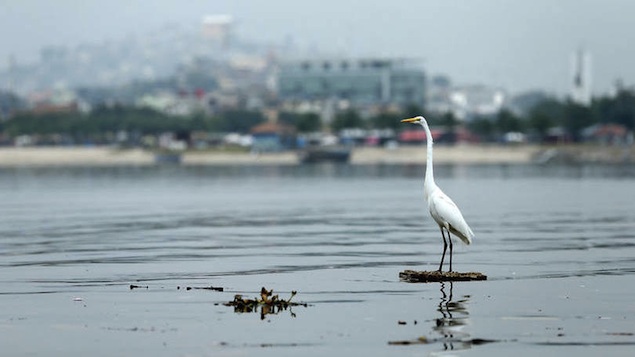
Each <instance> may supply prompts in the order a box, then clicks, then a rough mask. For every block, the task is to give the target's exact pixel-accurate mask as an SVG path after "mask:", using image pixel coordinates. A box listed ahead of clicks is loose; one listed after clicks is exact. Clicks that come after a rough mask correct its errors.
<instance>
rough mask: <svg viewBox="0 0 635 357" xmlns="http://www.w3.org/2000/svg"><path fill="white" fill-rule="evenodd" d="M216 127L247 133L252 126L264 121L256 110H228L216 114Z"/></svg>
mask: <svg viewBox="0 0 635 357" xmlns="http://www.w3.org/2000/svg"><path fill="white" fill-rule="evenodd" d="M218 120H219V121H218V129H219V130H220V131H223V132H236V133H248V132H249V130H251V128H253V127H254V126H256V125H258V124H261V123H263V122H265V117H264V116H263V115H262V114H261V113H260V112H256V111H249V110H228V111H225V112H223V113H221V114H220V115H219V116H218Z"/></svg>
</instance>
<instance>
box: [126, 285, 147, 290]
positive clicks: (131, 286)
mask: <svg viewBox="0 0 635 357" xmlns="http://www.w3.org/2000/svg"><path fill="white" fill-rule="evenodd" d="M147 288H148V286H147V285H143V286H142V285H134V284H130V290H133V289H147Z"/></svg>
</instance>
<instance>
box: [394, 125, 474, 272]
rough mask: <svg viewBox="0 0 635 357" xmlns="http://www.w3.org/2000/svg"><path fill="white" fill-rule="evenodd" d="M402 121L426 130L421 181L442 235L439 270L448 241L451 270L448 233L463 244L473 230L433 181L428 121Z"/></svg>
mask: <svg viewBox="0 0 635 357" xmlns="http://www.w3.org/2000/svg"><path fill="white" fill-rule="evenodd" d="M401 122H402V123H412V124H419V125H421V126H423V129H424V130H425V132H426V144H427V155H428V156H427V160H426V176H425V181H424V183H423V191H424V195H425V198H426V201H427V202H428V209H429V210H430V215H431V216H432V219H434V221H435V222H437V224H438V225H439V228H440V229H441V237H443V255H442V256H441V264H439V272H440V271H441V268H442V267H443V260H444V259H445V252H446V250H447V249H448V241H449V244H450V269H449V270H448V271H452V238H451V236H450V233H452V234H454V235H455V236H457V237H459V238H460V239H461V240H462V241H463V242H464V243H465V244H470V243H472V239H473V238H474V232H472V229H470V226H468V225H467V222H465V219H464V218H463V214H461V211H460V210H459V207H458V206H457V205H456V203H454V201H452V199H451V198H450V197H448V195H446V194H445V193H443V191H441V189H440V188H439V186H437V185H436V184H435V183H434V174H433V172H432V134H431V133H430V127H428V122H426V119H425V118H424V117H422V116H417V117H414V118H409V119H404V120H402V121H401ZM444 230H445V231H444ZM445 232H447V233H448V240H447V241H446V239H445Z"/></svg>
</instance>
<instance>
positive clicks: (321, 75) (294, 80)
mask: <svg viewBox="0 0 635 357" xmlns="http://www.w3.org/2000/svg"><path fill="white" fill-rule="evenodd" d="M425 79H426V76H425V73H424V71H423V70H422V69H421V68H420V66H418V63H417V62H416V61H408V60H402V59H373V58H369V59H359V60H350V59H340V60H337V59H328V60H304V61H294V62H287V63H282V64H281V66H280V68H279V72H278V76H277V90H278V95H279V97H280V99H282V100H309V101H311V100H330V99H337V100H346V101H349V102H350V103H351V104H353V105H375V104H397V105H407V104H417V105H420V106H422V105H423V104H424V101H425Z"/></svg>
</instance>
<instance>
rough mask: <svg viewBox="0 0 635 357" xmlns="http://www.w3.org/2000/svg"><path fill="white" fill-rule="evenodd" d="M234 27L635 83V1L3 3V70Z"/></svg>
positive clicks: (460, 66) (346, 50)
mask: <svg viewBox="0 0 635 357" xmlns="http://www.w3.org/2000/svg"><path fill="white" fill-rule="evenodd" d="M217 13H226V14H231V15H233V16H234V17H235V19H236V20H237V24H236V32H237V34H238V35H239V36H242V37H246V38H249V39H253V40H262V41H266V42H278V43H279V42H281V41H283V40H284V39H285V38H287V37H291V38H293V39H294V41H295V42H296V43H297V44H301V45H303V46H307V47H314V48H317V49H319V50H323V51H330V52H336V53H337V54H338V55H342V56H346V55H350V56H363V55H380V56H395V57H412V58H420V59H423V60H424V64H425V66H426V68H427V70H428V72H429V73H430V74H436V73H445V74H448V75H450V76H451V78H452V79H453V80H454V82H456V83H459V84H474V83H484V84H491V85H500V86H503V87H505V88H507V89H509V90H511V91H514V92H516V91H520V90H526V89H534V88H544V89H547V90H550V91H555V92H558V93H560V94H562V93H565V92H566V91H567V90H568V88H569V83H570V76H571V69H570V67H571V56H572V53H573V52H574V51H575V50H576V49H578V48H580V47H581V46H582V47H584V48H585V49H586V50H587V51H589V52H590V53H591V56H592V62H593V66H592V72H593V88H594V92H596V93H602V92H606V91H607V90H609V88H610V87H611V86H612V84H613V83H614V82H615V80H616V79H618V78H622V79H623V80H624V83H625V84H627V85H633V84H635V15H633V14H635V1H632V0H525V1H518V0H350V1H346V0H207V1H201V0H155V1H135V0H103V1H95V0H84V1H82V0H55V1H48V0H0V67H2V68H6V66H7V63H8V58H9V55H10V54H13V55H14V56H15V58H16V59H17V61H18V62H20V61H28V60H33V59H36V58H37V56H38V51H39V49H40V48H41V46H43V45H52V44H54V45H60V44H66V45H70V46H74V45H76V44H79V43H82V42H98V41H103V40H108V39H121V38H123V37H125V36H128V35H131V34H144V33H148V32H151V31H152V30H156V29H159V28H161V27H162V26H164V25H166V24H179V25H183V26H192V27H193V28H194V27H195V26H198V24H199V23H200V22H201V19H202V17H203V15H205V14H217Z"/></svg>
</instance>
